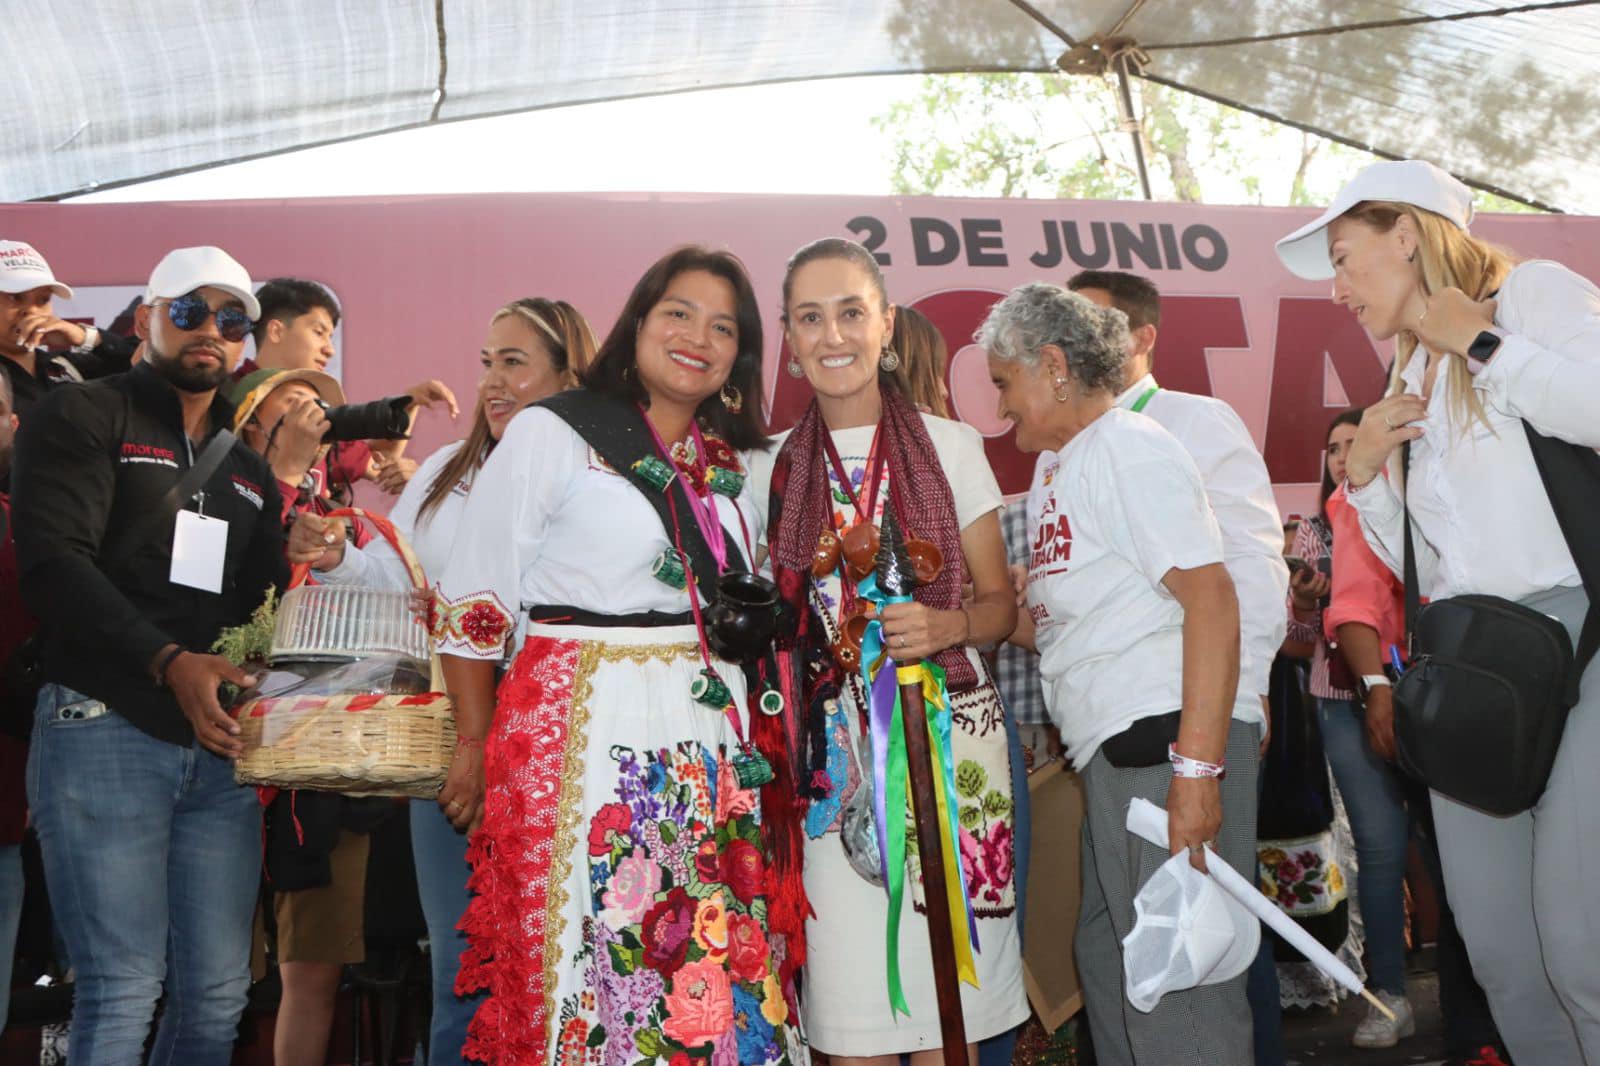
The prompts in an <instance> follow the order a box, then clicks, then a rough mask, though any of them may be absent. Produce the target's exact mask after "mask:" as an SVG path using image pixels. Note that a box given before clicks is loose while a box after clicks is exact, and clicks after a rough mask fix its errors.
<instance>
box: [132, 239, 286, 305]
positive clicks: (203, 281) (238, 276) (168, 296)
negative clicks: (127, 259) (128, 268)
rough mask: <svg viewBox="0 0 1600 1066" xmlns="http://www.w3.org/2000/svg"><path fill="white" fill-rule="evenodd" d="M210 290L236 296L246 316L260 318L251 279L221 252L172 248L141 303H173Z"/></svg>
mask: <svg viewBox="0 0 1600 1066" xmlns="http://www.w3.org/2000/svg"><path fill="white" fill-rule="evenodd" d="M207 286H210V287H211V288H213V289H221V290H222V291H223V292H226V293H231V294H233V295H234V296H237V297H238V298H239V300H240V302H242V303H243V304H244V310H245V314H247V315H249V316H250V321H252V322H254V321H255V320H256V319H258V318H260V317H261V304H260V303H259V302H258V301H257V300H256V298H255V294H254V292H253V291H252V290H253V289H254V288H255V286H253V285H252V284H251V283H250V275H249V273H247V272H246V271H245V269H244V267H242V266H240V265H239V261H238V260H237V259H235V258H234V257H233V256H231V255H229V254H228V253H227V252H224V251H223V250H222V249H221V248H212V247H210V246H209V245H207V246H204V247H200V248H175V249H173V250H172V251H170V252H168V253H167V255H166V258H164V259H162V260H161V262H159V263H157V264H156V268H155V270H153V271H151V273H150V284H149V285H146V286H145V290H144V302H145V303H154V302H155V301H156V300H175V299H177V298H178V297H179V296H185V295H187V294H189V293H191V292H193V291H194V290H196V289H200V288H205V287H207Z"/></svg>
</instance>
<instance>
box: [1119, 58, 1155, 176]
mask: <svg viewBox="0 0 1600 1066" xmlns="http://www.w3.org/2000/svg"><path fill="white" fill-rule="evenodd" d="M1113 62H1114V63H1115V65H1116V68H1117V93H1118V100H1119V102H1120V103H1121V105H1122V106H1121V111H1122V124H1123V128H1124V129H1126V130H1127V131H1128V136H1129V137H1132V138H1133V160H1134V162H1135V163H1137V164H1138V167H1139V187H1140V188H1141V189H1143V190H1144V198H1145V199H1146V200H1154V199H1155V197H1154V196H1152V195H1151V193H1150V171H1149V168H1148V167H1146V166H1145V161H1144V136H1143V134H1142V133H1141V132H1140V130H1139V116H1138V115H1136V114H1135V113H1134V110H1133V89H1132V87H1131V86H1129V84H1128V53H1127V52H1122V53H1120V54H1119V55H1117V56H1116V57H1115V59H1114V60H1113Z"/></svg>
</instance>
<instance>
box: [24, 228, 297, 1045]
mask: <svg viewBox="0 0 1600 1066" xmlns="http://www.w3.org/2000/svg"><path fill="white" fill-rule="evenodd" d="M258 313H259V308H258V306H257V304H256V300H255V298H254V296H252V295H251V284H250V278H249V275H248V274H246V273H245V270H244V268H243V267H241V266H240V265H239V264H238V263H237V262H235V261H234V260H233V259H232V258H231V257H230V256H228V255H227V253H225V252H223V251H222V250H221V249H218V248H183V249H179V250H177V251H174V252H172V253H170V254H169V255H168V256H167V257H166V258H165V259H163V260H162V261H161V263H160V264H159V265H158V266H157V267H156V269H155V272H154V273H153V274H152V275H151V277H150V284H149V286H148V287H147V289H146V292H145V300H144V304H143V306H141V307H140V308H139V310H138V315H137V332H138V335H139V337H140V339H142V340H143V341H144V342H145V346H146V350H145V356H144V359H143V361H142V362H140V363H139V364H138V365H136V366H135V367H134V368H133V369H132V370H131V371H129V372H128V373H126V374H122V375H117V376H114V377H110V378H105V379H103V380H100V381H95V382H91V383H89V384H86V385H74V386H69V387H64V388H59V389H54V390H52V391H51V392H50V394H49V395H48V396H46V397H45V399H44V401H43V402H42V403H40V404H39V405H38V406H37V407H36V408H35V409H34V411H33V413H32V415H31V417H29V418H26V419H24V421H23V428H22V433H21V437H20V440H19V442H18V447H17V455H16V469H15V472H14V479H13V517H14V519H15V525H16V540H17V555H18V564H19V569H20V571H21V578H22V594H23V599H24V601H25V602H26V604H27V605H28V607H29V608H30V609H31V610H32V611H33V613H34V614H36V615H37V616H38V617H39V619H40V622H41V633H40V640H39V644H40V660H41V662H42V674H43V677H44V679H45V681H46V684H45V685H44V687H43V689H42V690H41V692H40V696H39V703H38V707H37V710H36V712H35V716H34V731H33V744H32V751H31V754H30V767H29V768H30V775H29V802H30V806H31V808H32V811H33V818H34V824H35V825H36V826H37V827H38V831H39V839H40V843H41V845H42V848H43V852H44V862H45V874H46V879H47V882H48V886H49V890H50V897H51V902H52V904H53V906H54V909H55V917H56V921H57V923H58V925H59V927H60V930H61V933H62V936H63V938H64V939H65V941H66V946H67V950H68V953H69V955H70V956H71V958H72V962H73V966H74V967H75V969H76V972H77V978H76V980H77V985H76V989H77V992H76V996H77V998H76V1004H75V1007H74V1013H73V1024H72V1038H71V1047H70V1049H69V1056H70V1057H71V1058H72V1060H73V1061H75V1062H92V1063H97V1064H98V1063H108V1064H113V1063H115V1064H120V1063H130V1064H133V1063H138V1062H140V1061H141V1057H142V1054H143V1047H144V1044H145V1040H146V1037H147V1035H148V1032H149V1028H150V1022H151V1019H152V1017H153V1015H154V1012H155V1005H156V1001H157V1000H158V999H159V998H161V996H162V994H163V992H164V993H165V1007H164V1010H163V1013H162V1021H161V1025H160V1028H159V1031H158V1032H157V1035H156V1040H155V1046H154V1051H153V1054H152V1056H151V1058H150V1061H151V1062H152V1063H164V1064H165V1063H178V1062H181V1063H197V1064H202V1063H216V1064H219V1066H220V1064H225V1063H227V1062H228V1061H229V1059H230V1058H231V1054H232V1046H233V1040H234V1032H235V1029H236V1028H237V1025H238V1021H239V1015H240V1013H241V1012H242V1010H243V1008H244V1004H245V993H246V990H247V988H248V983H249V976H248V972H247V963H248V956H249V945H250V926H251V912H252V908H253V905H254V901H255V895H256V886H257V880H258V877H259V873H260V847H261V840H260V817H259V813H258V810H257V805H256V797H255V794H254V792H253V791H252V790H249V789H243V788H239V787H237V786H236V785H235V784H234V782H233V767H232V765H231V763H230V759H231V758H233V757H236V756H237V755H238V754H239V752H240V745H239V739H238V725H237V723H235V722H234V721H233V720H232V719H231V718H230V717H228V715H227V714H225V713H224V712H223V710H222V707H221V706H220V704H219V702H218V692H217V690H218V686H219V684H220V683H221V682H223V681H231V682H233V683H235V684H248V683H249V682H250V680H251V679H250V678H248V677H247V676H246V675H245V674H244V672H243V671H241V670H239V669H237V668H236V667H234V666H233V665H232V664H230V663H229V662H228V661H227V660H225V659H223V658H221V657H220V656H216V655H211V654H208V649H209V648H210V647H211V645H212V643H213V642H214V641H215V640H216V638H217V635H218V633H219V632H220V630H222V629H223V628H224V627H227V626H231V625H237V624H239V623H241V622H243V621H245V620H246V619H247V618H248V617H249V615H250V613H251V611H252V610H253V609H254V608H255V607H256V606H257V605H258V604H259V603H260V602H261V600H262V598H263V596H264V595H265V593H266V590H267V588H268V587H269V586H273V585H281V584H282V583H283V579H284V577H285V573H284V564H283V557H282V535H283V533H282V528H281V526H280V520H279V513H280V503H279V499H278V490H277V483H276V480H275V479H274V478H273V476H272V473H271V471H270V469H269V468H268V467H267V464H266V463H265V462H264V461H263V460H262V459H261V457H260V456H258V455H256V454H255V453H254V452H252V451H251V450H250V449H248V448H246V447H245V446H244V445H243V444H240V443H237V442H232V441H231V438H228V437H221V438H219V433H220V431H222V430H223V429H224V427H226V426H228V425H229V424H230V420H231V417H232V408H231V407H230V406H229V405H228V403H227V402H226V401H225V400H223V399H222V397H221V396H219V395H218V393H217V389H218V387H219V386H221V385H223V384H224V383H225V382H226V381H227V380H228V374H229V372H230V371H231V370H232V368H233V367H234V365H235V364H236V363H237V362H238V361H239V357H240V355H241V353H242V350H243V347H244V337H245V335H246V334H247V332H248V330H249V326H250V322H251V321H252V320H253V319H254V318H255V316H256V315H257V314H258ZM208 467H209V471H208V470H207V468H208ZM192 469H194V470H196V471H197V472H196V473H193V474H191V473H190V471H191V470H192Z"/></svg>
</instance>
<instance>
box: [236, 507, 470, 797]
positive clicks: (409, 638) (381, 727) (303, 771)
mask: <svg viewBox="0 0 1600 1066" xmlns="http://www.w3.org/2000/svg"><path fill="white" fill-rule="evenodd" d="M328 517H330V518H344V517H349V518H355V519H365V520H366V521H368V522H370V523H371V524H372V526H373V528H375V529H376V530H377V531H378V532H379V533H380V534H381V535H382V536H383V537H384V539H386V540H387V541H388V542H389V543H390V544H391V545H393V546H394V548H395V550H396V551H397V552H399V554H400V557H401V558H402V559H403V560H405V564H406V568H407V570H408V571H409V572H410V574H411V580H412V583H413V584H414V585H415V586H416V587H417V588H418V589H425V588H427V579H426V578H425V577H424V575H423V573H422V567H421V566H420V565H419V564H418V562H417V558H416V556H415V555H414V554H413V553H412V551H411V547H410V545H408V544H407V543H406V542H405V540H404V538H402V537H401V536H400V535H399V533H398V531H396V530H395V528H394V526H392V525H391V524H390V523H389V522H388V520H387V519H385V518H383V517H381V516H379V515H373V514H368V513H367V512H366V511H364V510H361V509H359V508H349V509H345V510H339V511H334V512H332V513H331V514H330V515H329V516H328ZM305 575H306V568H305V567H298V568H296V571H295V575H294V579H293V581H292V582H291V585H292V586H293V587H292V589H291V591H290V592H289V593H288V594H287V595H286V596H285V597H284V604H283V607H282V608H280V611H285V610H286V611H287V613H281V614H280V619H279V626H278V632H277V635H276V636H275V638H274V641H273V643H274V649H273V657H274V664H275V665H283V664H284V663H285V662H286V661H293V662H299V663H309V662H321V663H337V662H340V661H344V662H358V661H360V660H361V659H363V658H364V657H367V656H371V655H373V654H374V652H380V653H381V654H382V656H383V657H384V658H387V659H394V660H396V661H398V662H400V663H406V662H410V661H412V660H413V659H414V658H415V656H416V655H418V654H427V651H426V649H427V643H426V642H425V641H424V642H422V643H421V644H418V643H417V641H416V640H415V638H414V635H413V634H409V633H406V632H404V630H405V629H406V627H405V626H403V625H399V626H397V625H396V624H395V621H394V619H393V618H391V617H388V616H389V615H392V613H393V612H392V610H390V609H389V608H390V606H391V605H389V604H388V600H389V599H390V598H392V597H393V596H394V595H395V594H394V593H381V592H376V591H374V592H372V594H371V595H370V596H367V597H362V596H359V595H358V596H351V595H348V593H350V592H352V591H356V590H345V589H339V590H336V591H337V592H339V593H341V595H338V596H329V595H314V596H313V595H303V594H309V593H321V592H323V591H324V589H326V586H323V587H306V588H303V589H302V588H301V587H300V585H301V582H303V581H304V580H305ZM291 597H293V598H294V600H293V602H291ZM335 607H337V608H338V609H339V610H340V611H341V613H343V614H344V615H345V617H344V619H343V620H342V622H343V624H342V625H341V626H339V627H334V628H333V629H331V630H329V631H327V632H331V633H334V634H342V636H337V637H329V636H327V635H320V636H317V635H315V634H316V633H317V630H316V629H315V627H314V626H311V625H310V624H309V622H310V616H311V615H312V614H313V613H315V612H316V611H317V610H318V609H322V610H329V609H333V608H335ZM364 611H365V612H367V615H368V617H369V618H370V622H371V624H365V625H364V624H363V612H364ZM374 614H375V615H378V616H380V617H370V616H371V615H374ZM374 633H379V634H387V637H386V638H385V639H377V640H375V639H373V634H374ZM307 634H313V636H312V637H309V638H308V636H307ZM415 665H416V666H417V667H419V668H420V669H421V671H422V672H423V673H426V672H427V663H425V662H417V663H415ZM312 674H313V676H312V677H310V678H307V679H306V681H305V682H304V683H303V684H300V685H295V686H291V687H290V688H289V689H288V690H287V691H283V690H276V692H275V694H272V695H259V696H257V697H255V698H253V699H250V700H248V701H246V702H245V703H244V704H243V706H241V707H240V709H239V714H238V720H239V726H240V739H241V740H242V741H243V743H244V754H243V755H242V756H240V758H239V760H238V761H237V762H236V763H235V764H234V779H235V780H236V781H238V782H239V783H240V784H241V785H274V786H277V787H280V788H304V789H315V790H318V791H323V792H342V793H345V794H347V795H357V796H416V797H431V796H434V795H436V794H437V793H438V791H439V788H440V786H442V785H443V784H444V779H445V774H446V772H447V771H448V770H449V768H450V760H451V758H452V757H453V756H454V754H455V747H456V726H455V717H454V715H453V714H452V713H451V710H450V701H449V698H448V697H447V696H445V694H444V693H443V692H422V693H413V692H398V693H395V692H389V693H385V692H376V693H375V692H371V691H352V692H334V693H330V692H327V691H326V686H324V687H323V690H322V691H321V692H319V693H318V694H316V695H305V694H296V688H304V687H309V688H315V687H316V683H315V674H316V671H315V670H313V671H312ZM332 676H334V677H335V678H337V677H338V676H339V675H338V674H337V673H335V674H333V675H332Z"/></svg>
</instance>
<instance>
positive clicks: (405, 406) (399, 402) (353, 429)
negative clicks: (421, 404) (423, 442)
mask: <svg viewBox="0 0 1600 1066" xmlns="http://www.w3.org/2000/svg"><path fill="white" fill-rule="evenodd" d="M316 404H317V406H318V407H320V408H322V413H323V414H325V415H327V416H328V432H326V433H324V434H323V435H322V443H324V444H332V443H333V442H334V441H350V440H405V439H406V438H407V437H408V436H410V435H411V397H409V396H386V397H384V398H383V399H381V400H373V401H371V402H370V403H347V404H343V405H341V406H339V407H333V406H330V405H329V404H326V403H324V402H323V401H321V400H317V401H316Z"/></svg>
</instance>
